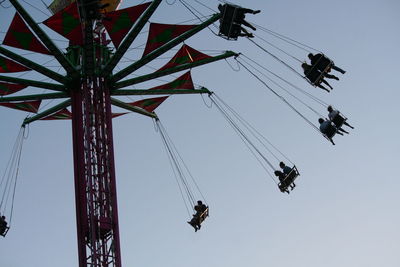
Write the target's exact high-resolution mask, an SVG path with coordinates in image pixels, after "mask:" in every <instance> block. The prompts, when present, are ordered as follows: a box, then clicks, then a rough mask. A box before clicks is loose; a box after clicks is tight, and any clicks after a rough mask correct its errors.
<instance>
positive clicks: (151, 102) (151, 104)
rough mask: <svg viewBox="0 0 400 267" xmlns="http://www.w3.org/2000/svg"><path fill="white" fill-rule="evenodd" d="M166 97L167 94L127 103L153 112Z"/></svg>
mask: <svg viewBox="0 0 400 267" xmlns="http://www.w3.org/2000/svg"><path fill="white" fill-rule="evenodd" d="M167 98H168V96H163V97H154V98H147V99H143V100H139V101H136V102H133V103H128V104H129V105H132V106H136V107H139V108H142V109H144V110H146V111H148V112H153V111H154V110H155V109H156V108H157V107H158V106H159V105H161V103H162V102H164V101H165V99H167Z"/></svg>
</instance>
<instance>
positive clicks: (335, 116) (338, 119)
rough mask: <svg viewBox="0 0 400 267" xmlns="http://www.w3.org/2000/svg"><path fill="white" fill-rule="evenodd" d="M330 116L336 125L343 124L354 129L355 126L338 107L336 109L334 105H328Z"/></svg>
mask: <svg viewBox="0 0 400 267" xmlns="http://www.w3.org/2000/svg"><path fill="white" fill-rule="evenodd" d="M328 112H329V114H328V118H329V120H330V121H331V122H333V123H334V124H335V126H336V127H339V128H340V127H341V126H342V125H343V124H344V125H346V126H348V127H350V128H351V129H354V127H353V126H351V125H350V124H349V123H348V122H347V119H346V118H344V117H343V116H342V115H341V114H340V111H339V110H337V109H334V108H333V107H332V106H330V105H329V106H328Z"/></svg>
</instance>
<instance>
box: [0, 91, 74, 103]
mask: <svg viewBox="0 0 400 267" xmlns="http://www.w3.org/2000/svg"><path fill="white" fill-rule="evenodd" d="M67 97H69V95H68V94H67V93H51V94H37V95H22V96H6V97H0V103H7V102H13V101H30V100H43V99H59V98H67Z"/></svg>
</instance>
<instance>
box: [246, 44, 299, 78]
mask: <svg viewBox="0 0 400 267" xmlns="http://www.w3.org/2000/svg"><path fill="white" fill-rule="evenodd" d="M247 39H248V40H249V41H250V42H252V43H253V44H255V45H256V46H257V47H258V48H260V49H261V50H263V51H264V52H265V53H267V54H269V55H270V56H271V57H273V58H274V59H276V60H277V61H279V62H280V63H282V64H283V65H285V66H286V67H287V68H289V69H290V70H291V71H293V72H294V73H296V74H297V75H299V76H300V77H302V78H304V76H303V75H302V74H301V73H299V72H298V71H297V70H295V69H294V68H293V67H291V66H290V65H289V64H287V63H286V62H285V61H283V60H282V59H280V58H279V57H277V56H276V55H274V54H272V53H271V52H269V51H268V50H267V49H265V48H264V47H262V46H261V45H259V44H257V43H256V42H255V41H254V40H252V39H251V38H247Z"/></svg>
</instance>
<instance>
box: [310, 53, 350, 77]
mask: <svg viewBox="0 0 400 267" xmlns="http://www.w3.org/2000/svg"><path fill="white" fill-rule="evenodd" d="M308 58H309V59H310V60H311V65H312V66H315V67H316V68H317V69H318V70H320V71H324V70H325V68H326V67H327V66H329V65H330V68H329V70H328V72H330V69H334V70H336V71H338V72H340V73H341V74H345V73H346V71H344V70H342V69H341V68H339V67H337V66H335V64H334V63H333V61H332V60H330V59H329V58H327V57H326V56H325V55H323V54H321V53H319V54H315V55H313V54H312V53H310V54H308Z"/></svg>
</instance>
